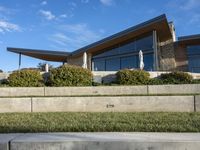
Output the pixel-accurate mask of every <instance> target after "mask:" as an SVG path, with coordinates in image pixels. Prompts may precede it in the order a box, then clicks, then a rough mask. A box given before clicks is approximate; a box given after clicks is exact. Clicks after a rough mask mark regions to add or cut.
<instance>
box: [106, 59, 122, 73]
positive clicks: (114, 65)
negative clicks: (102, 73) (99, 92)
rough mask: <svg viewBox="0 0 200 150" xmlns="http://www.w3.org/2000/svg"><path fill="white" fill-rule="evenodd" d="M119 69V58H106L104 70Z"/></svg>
mask: <svg viewBox="0 0 200 150" xmlns="http://www.w3.org/2000/svg"><path fill="white" fill-rule="evenodd" d="M116 70H120V58H111V59H106V71H116Z"/></svg>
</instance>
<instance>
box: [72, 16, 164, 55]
mask: <svg viewBox="0 0 200 150" xmlns="http://www.w3.org/2000/svg"><path fill="white" fill-rule="evenodd" d="M164 19H167V17H166V15H165V14H162V15H160V16H157V17H155V18H152V19H150V20H147V21H145V22H142V23H140V24H137V25H135V26H133V27H130V28H128V29H125V30H123V31H121V32H118V33H115V34H113V35H111V36H108V37H106V38H103V39H102V40H99V41H97V42H94V43H92V44H89V45H87V46H84V47H82V48H80V49H78V50H75V51H73V52H72V53H71V55H72V56H73V55H78V54H79V53H82V52H85V51H87V50H88V49H89V48H92V47H94V46H97V45H100V44H103V43H104V42H107V41H109V40H113V39H115V38H119V37H121V36H124V35H126V34H128V33H130V32H133V31H136V30H139V29H141V28H144V27H146V26H148V25H151V24H153V23H156V22H159V21H162V20H164Z"/></svg>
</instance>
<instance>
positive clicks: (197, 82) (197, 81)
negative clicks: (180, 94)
mask: <svg viewBox="0 0 200 150" xmlns="http://www.w3.org/2000/svg"><path fill="white" fill-rule="evenodd" d="M192 84H200V79H193V80H192Z"/></svg>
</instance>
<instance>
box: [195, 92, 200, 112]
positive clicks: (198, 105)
mask: <svg viewBox="0 0 200 150" xmlns="http://www.w3.org/2000/svg"><path fill="white" fill-rule="evenodd" d="M195 111H196V112H200V95H196V96H195Z"/></svg>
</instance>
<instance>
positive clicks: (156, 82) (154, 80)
mask: <svg viewBox="0 0 200 150" xmlns="http://www.w3.org/2000/svg"><path fill="white" fill-rule="evenodd" d="M148 84H149V85H162V84H163V80H161V79H159V78H152V79H150V80H149V83H148Z"/></svg>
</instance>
